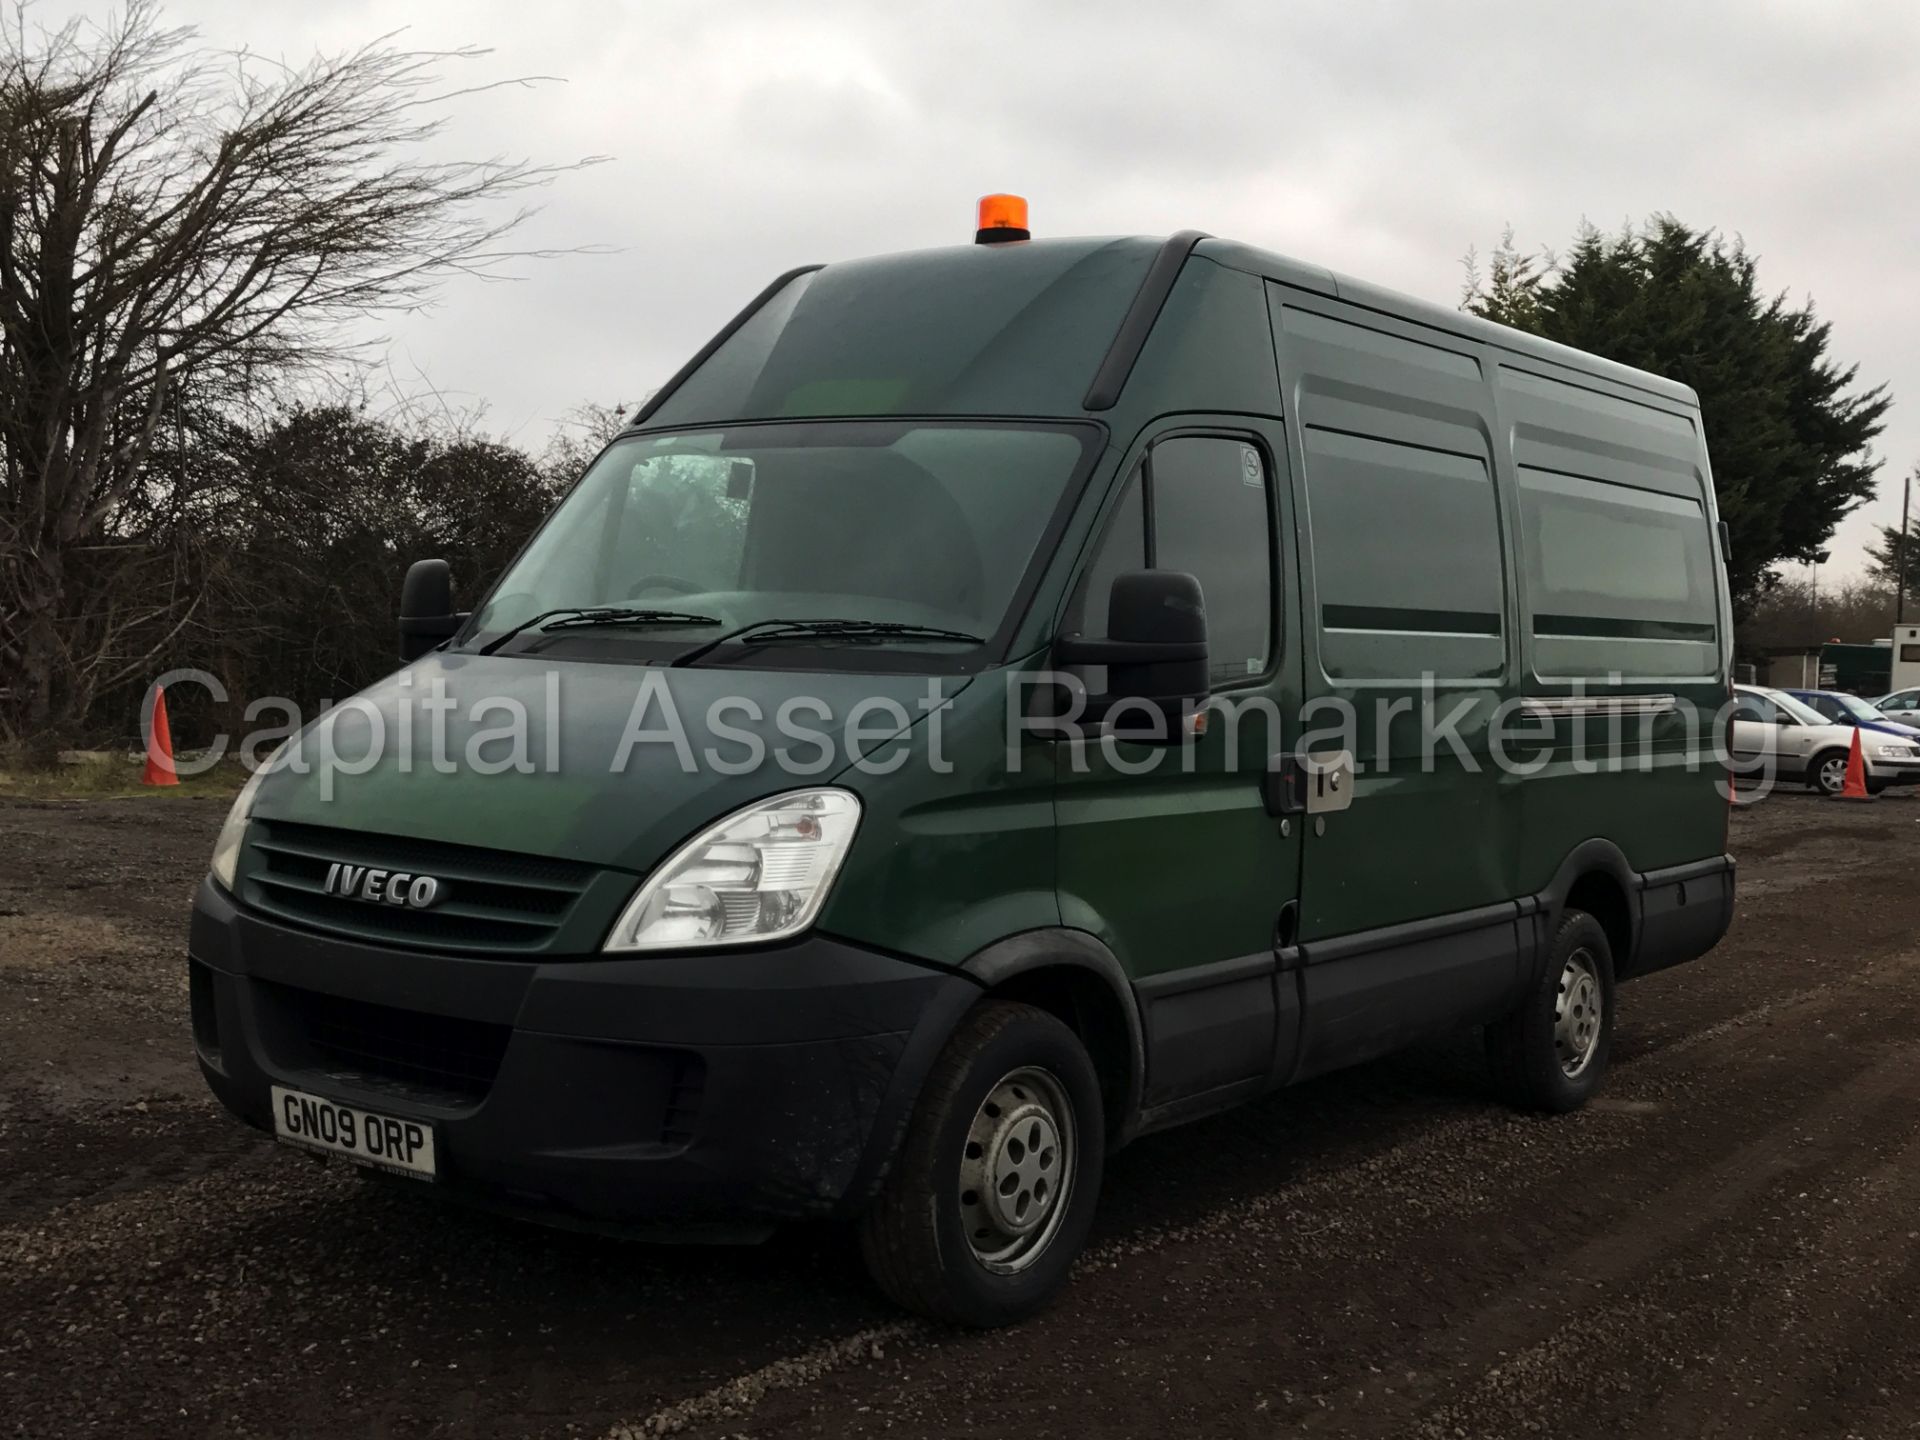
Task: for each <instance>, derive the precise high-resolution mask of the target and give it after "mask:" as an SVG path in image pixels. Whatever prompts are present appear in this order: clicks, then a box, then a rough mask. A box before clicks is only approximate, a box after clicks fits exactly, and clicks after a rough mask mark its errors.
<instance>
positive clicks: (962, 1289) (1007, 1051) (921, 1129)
mask: <svg viewBox="0 0 1920 1440" xmlns="http://www.w3.org/2000/svg"><path fill="white" fill-rule="evenodd" d="M1105 1134H1106V1117H1105V1114H1104V1113H1103V1111H1102V1108H1101V1103H1100V1082H1099V1079H1098V1077H1097V1076H1096V1075H1095V1073H1094V1069H1093V1062H1092V1061H1091V1060H1090V1059H1089V1058H1088V1056H1087V1051H1086V1047H1085V1046H1083V1045H1082V1044H1081V1043H1080V1040H1079V1037H1078V1036H1076V1035H1075V1034H1074V1033H1073V1031H1071V1030H1069V1029H1068V1028H1067V1027H1066V1026H1065V1025H1063V1024H1061V1023H1060V1021H1058V1020H1056V1019H1055V1018H1054V1017H1053V1016H1051V1015H1049V1014H1047V1013H1046V1012H1045V1011H1043V1010H1038V1009H1035V1008H1034V1007H1033V1006H1031V1005H1016V1004H1009V1003H1005V1002H1000V1001H990V1002H988V1003H986V1004H984V1005H981V1006H979V1007H977V1008H976V1009H974V1010H973V1011H972V1012H971V1013H969V1014H968V1015H967V1017H966V1018H965V1019H964V1020H963V1021H961V1023H960V1027H959V1029H958V1030H957V1031H956V1032H955V1033H954V1036H953V1038H952V1039H951V1040H949V1041H948V1042H947V1048H946V1049H945V1050H943V1051H942V1052H941V1053H940V1058H939V1059H938V1060H936V1061H935V1062H934V1066H933V1072H932V1074H930V1075H929V1076H928V1077H927V1082H926V1088H925V1089H924V1090H923V1091H922V1092H921V1095H920V1099H919V1101H918V1103H917V1104H916V1105H915V1107H914V1113H913V1119H912V1121H911V1122H910V1124H909V1126H908V1129H907V1135H906V1139H905V1141H904V1142H903V1144H902V1145H901V1150H900V1155H899V1157H898V1159H897V1160H896V1162H895V1164H894V1167H893V1170H892V1171H891V1173H890V1174H889V1175H888V1177H887V1180H886V1182H885V1184H884V1185H883V1186H882V1188H881V1191H880V1194H879V1196H878V1197H877V1198H876V1199H875V1201H874V1204H873V1207H872V1209H870V1210H869V1211H868V1212H867V1214H866V1216H865V1217H864V1218H863V1219H862V1221H861V1226H860V1249H861V1253H862V1254H863V1256H864V1257H865V1259H866V1262H867V1269H868V1270H869V1271H870V1272H871V1273H872V1275H873V1278H874V1280H875V1281H876V1282H878V1284H879V1286H880V1288H881V1289H882V1290H884V1291H885V1292H886V1293H887V1294H888V1296H890V1297H891V1298H892V1299H893V1300H894V1301H896V1302H897V1303H899V1304H901V1305H903V1306H905V1307H906V1308H907V1309H909V1310H913V1311H916V1312H918V1313H919V1314H922V1315H926V1316H928V1317H930V1318H932V1319H935V1320H946V1321H950V1322H952V1323H955V1324H960V1325H975V1326H981V1327H987V1326H994V1325H1006V1324H1010V1323H1012V1322H1013V1321H1016V1320H1020V1319H1023V1318H1025V1317H1026V1316H1028V1315H1030V1314H1032V1313H1033V1312H1034V1311H1036V1310H1038V1309H1040V1308H1041V1307H1042V1306H1044V1305H1046V1304H1047V1303H1048V1302H1049V1301H1051V1300H1052V1299H1053V1298H1054V1296H1055V1295H1057V1294H1058V1293H1059V1291H1060V1288H1061V1286H1062V1285H1063V1284H1064V1283H1065V1281H1066V1278H1067V1271H1068V1269H1069V1268H1071V1266H1072V1265H1073V1261H1074V1258H1075V1257H1076V1256H1077V1255H1078V1254H1079V1253H1080V1250H1081V1247H1082V1246H1083V1245H1085V1244H1086V1239H1087V1231H1088V1229H1089V1227H1090V1226H1091V1224H1092V1222H1093V1211H1094V1205H1095V1203H1096V1202H1097V1201H1098V1199H1099V1194H1100V1174H1101V1170H1102V1167H1103V1164H1104V1161H1105V1158H1106V1143H1105Z"/></svg>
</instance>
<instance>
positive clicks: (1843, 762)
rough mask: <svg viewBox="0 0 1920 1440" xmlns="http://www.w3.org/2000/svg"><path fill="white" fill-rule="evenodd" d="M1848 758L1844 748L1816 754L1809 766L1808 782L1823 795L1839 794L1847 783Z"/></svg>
mask: <svg viewBox="0 0 1920 1440" xmlns="http://www.w3.org/2000/svg"><path fill="white" fill-rule="evenodd" d="M1847 758H1848V757H1847V752H1846V751H1844V750H1827V751H1823V752H1822V753H1820V754H1818V755H1816V756H1814V757H1813V761H1812V763H1811V764H1809V765H1808V766H1807V784H1808V785H1810V786H1811V787H1812V788H1814V789H1815V790H1818V791H1819V792H1820V793H1821V794H1822V795H1826V796H1834V795H1838V794H1839V793H1840V791H1841V790H1842V789H1843V788H1845V786H1846V783H1847ZM1836 764H1837V765H1838V767H1839V768H1838V770H1837V771H1836V770H1835V768H1834V767H1835V765H1836Z"/></svg>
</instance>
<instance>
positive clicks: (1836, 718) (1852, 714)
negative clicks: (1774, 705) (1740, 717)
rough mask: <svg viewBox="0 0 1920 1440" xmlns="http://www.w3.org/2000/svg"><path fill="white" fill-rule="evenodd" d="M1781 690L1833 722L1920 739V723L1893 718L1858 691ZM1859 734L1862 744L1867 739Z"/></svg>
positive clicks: (1905, 738)
mask: <svg viewBox="0 0 1920 1440" xmlns="http://www.w3.org/2000/svg"><path fill="white" fill-rule="evenodd" d="M1783 693H1785V694H1788V695H1791V696H1792V697H1793V698H1794V699H1796V700H1798V701H1799V702H1800V703H1801V704H1803V705H1805V706H1806V707H1807V708H1808V709H1810V710H1818V711H1819V712H1820V713H1821V714H1822V715H1824V716H1826V718H1827V719H1828V720H1830V721H1832V722H1833V723H1834V724H1835V725H1852V726H1864V727H1865V728H1867V729H1868V730H1875V731H1878V732H1880V733H1881V734H1883V735H1897V736H1899V737H1900V738H1901V739H1902V740H1916V739H1920V724H1908V723H1907V722H1905V721H1901V720H1895V719H1894V718H1893V717H1892V716H1891V715H1888V714H1887V713H1886V712H1885V711H1884V710H1878V709H1876V708H1875V707H1874V706H1873V704H1872V703H1871V702H1869V701H1866V700H1862V699H1861V698H1860V697H1859V696H1858V695H1848V694H1846V693H1845V692H1844V691H1840V690H1788V691H1785V692H1783ZM1860 738H1861V742H1862V743H1863V744H1864V743H1866V742H1867V739H1868V737H1866V736H1864V735H1863V736H1861V737H1860Z"/></svg>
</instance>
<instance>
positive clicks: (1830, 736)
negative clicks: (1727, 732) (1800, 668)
mask: <svg viewBox="0 0 1920 1440" xmlns="http://www.w3.org/2000/svg"><path fill="white" fill-rule="evenodd" d="M1733 694H1734V710H1733V754H1734V758H1735V761H1736V762H1738V763H1745V764H1748V765H1753V764H1757V763H1758V762H1759V761H1760V760H1761V758H1762V757H1764V756H1771V757H1772V759H1773V764H1774V767H1775V772H1774V773H1775V774H1776V775H1777V777H1778V778H1779V779H1781V780H1797V781H1802V782H1804V783H1805V784H1807V785H1810V786H1812V787H1813V788H1814V789H1816V790H1819V791H1820V792H1821V793H1822V794H1826V795H1838V794H1839V793H1840V790H1841V787H1842V786H1843V785H1845V784H1846V780H1847V760H1848V757H1849V755H1850V754H1851V752H1852V750H1853V736H1854V730H1855V727H1854V726H1853V725H1851V724H1847V725H1842V724H1838V723H1836V722H1834V721H1832V720H1829V719H1828V718H1827V717H1826V716H1825V715H1822V714H1821V713H1820V712H1819V711H1818V710H1815V709H1814V708H1813V707H1812V706H1810V705H1807V704H1806V703H1804V702H1803V701H1800V700H1797V699H1795V698H1794V697H1793V696H1792V695H1790V694H1788V693H1787V692H1786V691H1784V690H1765V689H1761V688H1760V687H1758V686H1754V685H1736V686H1734V687H1733ZM1860 756H1861V759H1862V760H1863V761H1864V762H1865V766H1866V772H1867V776H1866V778H1867V788H1868V789H1869V790H1871V791H1873V792H1875V793H1878V792H1879V791H1881V790H1884V789H1886V788H1887V786H1889V785H1896V784H1910V783H1912V782H1914V781H1916V780H1920V744H1916V743H1914V742H1913V741H1911V740H1908V739H1906V738H1902V737H1900V736H1896V735H1890V734H1882V733H1880V732H1878V731H1876V732H1875V733H1874V734H1873V736H1872V737H1871V738H1869V737H1867V736H1865V735H1862V736H1861V738H1860Z"/></svg>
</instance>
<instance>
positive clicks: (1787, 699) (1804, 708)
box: [1767, 690, 1833, 725]
mask: <svg viewBox="0 0 1920 1440" xmlns="http://www.w3.org/2000/svg"><path fill="white" fill-rule="evenodd" d="M1767 698H1768V699H1769V700H1771V701H1773V703H1774V704H1776V705H1778V706H1779V707H1780V708H1781V709H1782V710H1784V711H1786V712H1787V713H1788V714H1789V715H1791V716H1793V718H1794V719H1796V720H1798V721H1799V722H1800V723H1801V724H1802V725H1831V724H1832V723H1833V721H1832V720H1830V719H1828V718H1827V717H1826V716H1825V715H1822V714H1821V713H1820V712H1819V711H1818V710H1816V709H1814V708H1813V707H1812V706H1811V705H1809V704H1807V703H1806V701H1804V700H1796V699H1794V698H1793V696H1791V695H1789V694H1787V692H1786V691H1784V690H1770V691H1768V692H1767Z"/></svg>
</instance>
